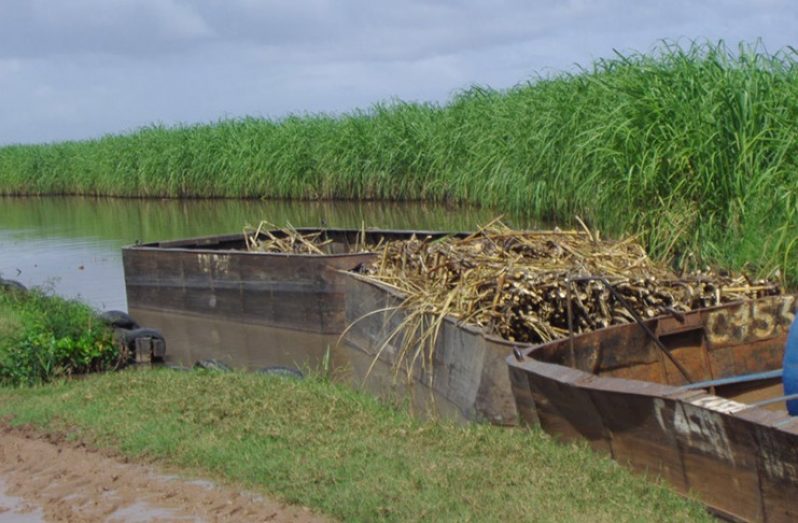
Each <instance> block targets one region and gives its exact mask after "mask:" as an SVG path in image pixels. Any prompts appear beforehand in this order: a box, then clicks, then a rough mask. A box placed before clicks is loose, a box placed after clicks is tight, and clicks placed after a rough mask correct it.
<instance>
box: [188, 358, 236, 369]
mask: <svg viewBox="0 0 798 523" xmlns="http://www.w3.org/2000/svg"><path fill="white" fill-rule="evenodd" d="M194 368H195V369H202V370H211V371H214V372H231V371H232V370H233V369H232V368H230V366H229V365H227V364H226V363H223V362H221V361H219V360H215V359H212V358H209V359H206V360H197V361H195V362H194Z"/></svg>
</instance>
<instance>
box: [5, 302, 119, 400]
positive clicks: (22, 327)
mask: <svg viewBox="0 0 798 523" xmlns="http://www.w3.org/2000/svg"><path fill="white" fill-rule="evenodd" d="M119 358H120V353H119V350H118V347H117V346H116V345H115V344H114V343H113V340H112V332H111V329H110V328H108V327H107V326H105V325H104V324H103V323H102V322H100V321H99V320H98V319H97V317H96V313H95V312H94V311H93V310H92V309H91V308H90V307H89V306H87V305H85V304H83V303H80V302H77V301H73V300H66V299H64V298H60V297H58V296H55V295H51V294H47V293H45V292H43V291H41V290H37V289H33V290H30V291H28V292H19V291H14V290H8V289H4V288H2V287H0V384H6V385H33V384H37V383H44V382H48V381H51V380H53V379H56V378H58V377H61V376H69V375H72V374H82V373H86V372H93V371H100V370H105V369H110V368H114V367H116V366H118V364H119V363H120V361H119Z"/></svg>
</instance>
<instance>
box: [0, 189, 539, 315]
mask: <svg viewBox="0 0 798 523" xmlns="http://www.w3.org/2000/svg"><path fill="white" fill-rule="evenodd" d="M496 214H497V213H495V212H494V211H491V210H487V209H475V208H469V207H452V206H444V205H430V204H422V203H401V204H397V203H381V202H305V201H284V200H279V201H275V200H270V201H258V200H138V199H119V198H113V199H110V198H101V199H98V198H86V197H0V277H3V278H6V279H14V280H18V281H20V282H22V283H23V284H25V285H26V286H41V287H45V288H47V289H49V290H52V291H53V292H55V293H57V294H59V295H62V296H66V297H70V298H79V299H81V300H83V301H85V302H87V303H89V304H90V305H92V306H94V307H95V308H97V309H101V310H108V309H120V310H126V309H127V303H126V298H125V285H124V274H123V270H122V253H121V248H122V247H123V246H124V245H129V244H132V243H134V242H136V241H142V242H152V241H159V240H171V239H177V238H187V237H195V236H207V235H214V234H228V233H235V232H238V231H241V230H242V229H243V227H244V225H246V224H251V225H257V224H258V223H259V222H260V221H261V220H268V221H270V222H271V223H274V224H277V225H284V224H286V223H290V224H291V225H293V226H295V227H303V226H308V227H315V226H320V225H324V224H326V225H327V226H329V227H355V228H360V227H361V226H362V225H363V224H365V225H366V226H367V227H380V228H393V229H428V230H430V229H437V230H449V231H454V230H468V229H473V228H474V227H476V226H478V225H479V224H484V223H487V222H488V221H490V220H491V219H492V218H494V217H495V215H496ZM513 225H515V226H518V227H528V226H530V223H528V222H524V221H520V220H517V219H515V221H513Z"/></svg>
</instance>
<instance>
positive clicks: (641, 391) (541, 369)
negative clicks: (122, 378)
mask: <svg viewBox="0 0 798 523" xmlns="http://www.w3.org/2000/svg"><path fill="white" fill-rule="evenodd" d="M783 296H785V295H782V296H767V297H763V298H759V299H757V300H737V301H734V302H729V303H725V304H721V305H715V306H712V307H705V308H702V309H695V310H693V311H690V312H689V313H687V314H694V315H697V314H701V313H707V312H711V311H714V310H720V309H725V308H731V307H734V306H739V305H742V304H745V303H749V302H757V301H760V300H769V299H773V298H780V297H783ZM786 296H789V295H786ZM669 317H670V315H662V316H655V317H654V318H649V319H647V320H645V323H647V324H651V323H655V322H657V321H659V320H661V319H663V318H669ZM635 326H636V324H635V323H624V324H619V325H611V326H609V327H605V328H604V329H599V330H596V331H590V332H585V333H580V334H577V335H576V336H574V337H573V338H574V340H576V339H578V338H581V339H585V338H589V337H598V336H600V335H602V334H606V333H607V332H610V331H611V330H617V329H632V328H634V327H635ZM598 333H601V334H598ZM567 342H568V338H560V339H556V340H552V341H548V342H546V343H540V344H536V345H532V346H530V347H525V348H524V350H523V351H522V352H521V358H522V359H521V360H520V361H519V360H518V358H517V357H516V355H515V354H511V355H510V356H508V357H507V364H508V366H509V367H511V368H515V369H518V370H520V371H522V372H527V373H531V374H536V375H538V376H540V377H542V378H545V379H549V380H552V381H555V382H557V383H559V384H562V385H566V386H573V387H577V388H581V389H588V390H592V391H596V392H612V393H622V394H628V395H636V396H646V397H651V398H659V399H664V400H675V401H679V402H687V403H690V404H691V405H693V406H700V407H702V408H708V409H710V410H712V411H715V412H718V413H720V414H725V415H731V416H734V417H737V418H741V419H746V420H747V421H754V422H756V423H758V424H761V425H764V426H771V427H773V428H776V429H778V430H782V431H785V432H789V433H791V434H798V416H790V415H789V414H787V413H786V411H785V412H784V413H782V412H775V411H772V410H768V409H765V408H762V407H758V406H755V405H750V404H746V403H742V402H738V401H735V400H729V399H727V398H723V397H722V396H717V395H715V394H712V393H711V392H710V391H709V390H708V388H696V389H685V388H684V387H683V386H682V385H670V384H664V383H657V382H654V381H644V380H638V379H631V378H617V377H612V376H599V375H596V374H593V373H591V372H587V371H584V370H581V369H577V368H574V367H571V366H568V365H562V364H559V363H551V362H548V361H545V360H543V359H542V358H541V357H539V356H540V354H542V353H543V351H545V350H546V349H550V348H551V347H553V346H555V345H562V344H563V343H567ZM562 350H567V346H565V347H563V348H562ZM698 396H703V397H704V398H708V397H711V398H717V400H718V404H720V405H724V406H725V408H722V407H716V406H713V405H711V404H705V403H704V402H702V403H701V404H700V405H697V404H695V403H691V402H690V401H689V400H690V399H691V398H696V397H698ZM733 404H736V405H739V406H740V407H741V408H736V407H735V406H734V405H733ZM729 407H732V409H731V410H729ZM774 416H775V417H776V419H773V420H768V422H767V423H764V421H765V419H766V418H772V417H774ZM790 422H794V423H790Z"/></svg>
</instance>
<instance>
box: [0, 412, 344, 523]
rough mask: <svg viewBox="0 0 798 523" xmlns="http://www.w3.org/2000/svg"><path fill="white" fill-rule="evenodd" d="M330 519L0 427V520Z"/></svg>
mask: <svg viewBox="0 0 798 523" xmlns="http://www.w3.org/2000/svg"><path fill="white" fill-rule="evenodd" d="M41 521H68V522H84V521H86V522H89V521H92V522H93V521H109V522H125V523H131V522H140V521H141V522H143V521H157V522H166V521H180V522H186V521H208V522H215V521H236V522H238V521H242V522H243V521H292V522H299V523H310V522H317V521H330V520H329V519H327V518H323V517H321V516H318V515H316V514H313V513H312V512H311V511H310V510H309V509H307V508H304V507H295V506H289V505H285V504H283V503H279V502H276V501H273V500H269V499H266V498H264V497H262V496H258V495H254V494H251V493H246V492H241V491H238V490H236V489H234V488H231V487H229V486H224V485H218V484H214V483H212V482H209V481H204V480H188V479H185V478H181V477H178V476H171V475H167V474H164V473H163V472H160V471H158V470H157V469H156V468H154V467H152V466H148V465H142V464H137V463H127V462H124V460H123V459H120V458H113V457H108V456H104V455H102V454H100V453H99V452H96V451H92V450H89V449H86V448H84V447H82V446H80V445H78V444H74V443H69V442H66V441H63V440H58V439H49V440H46V439H42V438H41V437H39V436H36V435H35V434H34V433H28V432H27V431H20V430H11V429H7V428H5V429H0V523H6V522H19V523H27V522H30V523H38V522H41Z"/></svg>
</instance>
